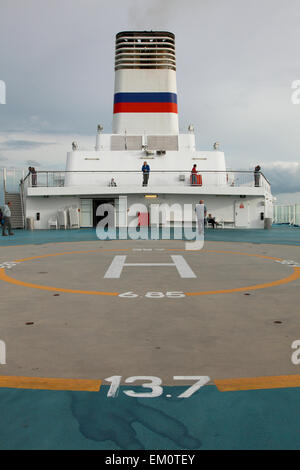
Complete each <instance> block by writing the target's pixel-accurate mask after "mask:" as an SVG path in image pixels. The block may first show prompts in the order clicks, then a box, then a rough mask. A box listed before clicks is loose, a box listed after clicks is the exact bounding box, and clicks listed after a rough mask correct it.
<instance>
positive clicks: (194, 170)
mask: <svg viewBox="0 0 300 470" xmlns="http://www.w3.org/2000/svg"><path fill="white" fill-rule="evenodd" d="M197 174H198V171H197V165H196V164H195V165H194V166H193V168H192V171H191V184H197Z"/></svg>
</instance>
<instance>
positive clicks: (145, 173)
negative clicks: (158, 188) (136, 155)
mask: <svg viewBox="0 0 300 470" xmlns="http://www.w3.org/2000/svg"><path fill="white" fill-rule="evenodd" d="M142 172H143V186H148V181H149V175H150V166H149V165H148V163H147V162H144V164H143V166H142Z"/></svg>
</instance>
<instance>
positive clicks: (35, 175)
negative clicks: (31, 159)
mask: <svg viewBox="0 0 300 470" xmlns="http://www.w3.org/2000/svg"><path fill="white" fill-rule="evenodd" d="M31 175H32V176H31V178H32V186H36V184H37V173H36V171H35V168H34V167H32V168H31Z"/></svg>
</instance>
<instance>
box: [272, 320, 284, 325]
mask: <svg viewBox="0 0 300 470" xmlns="http://www.w3.org/2000/svg"><path fill="white" fill-rule="evenodd" d="M274 323H277V324H278V325H281V323H282V321H279V320H276V321H274Z"/></svg>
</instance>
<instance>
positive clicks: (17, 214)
mask: <svg viewBox="0 0 300 470" xmlns="http://www.w3.org/2000/svg"><path fill="white" fill-rule="evenodd" d="M9 201H10V202H11V208H10V210H11V226H12V228H13V229H14V228H24V217H23V210H22V204H21V197H20V194H18V193H5V204H7V203H8V202H9Z"/></svg>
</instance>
